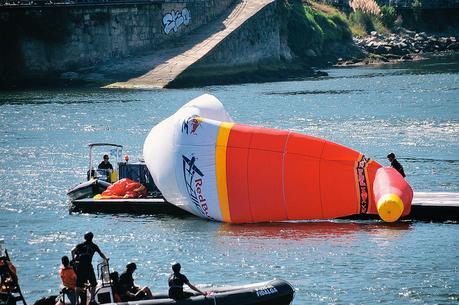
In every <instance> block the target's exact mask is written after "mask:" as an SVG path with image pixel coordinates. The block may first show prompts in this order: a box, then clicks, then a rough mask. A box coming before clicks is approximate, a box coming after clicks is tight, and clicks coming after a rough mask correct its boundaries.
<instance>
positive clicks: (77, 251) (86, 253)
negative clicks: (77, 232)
mask: <svg viewBox="0 0 459 305" xmlns="http://www.w3.org/2000/svg"><path fill="white" fill-rule="evenodd" d="M93 238H94V234H92V232H88V233H86V234H85V235H84V240H85V241H84V242H82V243H81V244H78V245H76V247H75V248H73V249H72V259H73V260H74V262H75V266H76V268H75V269H76V270H75V271H76V275H77V282H76V286H77V289H76V292H77V303H78V300H79V297H80V296H81V297H83V296H84V288H85V284H86V283H87V282H89V284H90V286H91V290H90V294H91V298H90V300H91V302H92V301H93V300H94V293H95V290H96V285H97V280H96V274H95V273H94V267H93V266H92V257H93V256H94V253H95V252H97V253H98V254H99V255H100V257H102V258H103V259H104V260H108V257H106V256H105V255H104V254H103V253H102V251H100V249H99V246H97V245H96V244H95V243H93V242H92V239H93ZM82 300H83V299H82ZM79 304H81V303H79Z"/></svg>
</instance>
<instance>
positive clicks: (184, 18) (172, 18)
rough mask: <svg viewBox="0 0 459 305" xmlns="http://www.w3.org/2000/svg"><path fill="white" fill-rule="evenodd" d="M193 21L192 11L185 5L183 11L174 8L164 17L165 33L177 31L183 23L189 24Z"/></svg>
mask: <svg viewBox="0 0 459 305" xmlns="http://www.w3.org/2000/svg"><path fill="white" fill-rule="evenodd" d="M190 22H191V14H190V11H189V10H188V9H187V8H186V7H185V8H184V9H182V10H181V11H175V10H172V11H171V12H170V13H167V14H165V15H164V17H163V26H164V33H166V34H169V33H170V32H172V31H173V32H175V33H176V32H177V31H178V30H179V28H180V27H181V26H182V25H188V24H190Z"/></svg>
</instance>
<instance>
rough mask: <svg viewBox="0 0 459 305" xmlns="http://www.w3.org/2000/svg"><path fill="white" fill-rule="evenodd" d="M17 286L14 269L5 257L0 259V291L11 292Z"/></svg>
mask: <svg viewBox="0 0 459 305" xmlns="http://www.w3.org/2000/svg"><path fill="white" fill-rule="evenodd" d="M17 286H18V277H17V274H16V267H15V266H14V265H13V263H12V262H11V261H10V260H9V259H7V258H6V257H4V256H2V257H0V291H1V292H12V291H14V290H15V289H16V288H17Z"/></svg>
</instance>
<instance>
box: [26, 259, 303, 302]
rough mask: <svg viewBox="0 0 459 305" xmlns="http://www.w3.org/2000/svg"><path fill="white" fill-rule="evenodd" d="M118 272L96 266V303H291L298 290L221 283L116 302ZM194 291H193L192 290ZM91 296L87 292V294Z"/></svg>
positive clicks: (281, 284)
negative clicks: (174, 295)
mask: <svg viewBox="0 0 459 305" xmlns="http://www.w3.org/2000/svg"><path fill="white" fill-rule="evenodd" d="M115 273H116V272H113V273H110V269H109V265H108V261H104V262H102V263H100V264H98V265H97V278H98V280H97V286H96V290H95V296H94V302H93V303H92V304H98V305H103V304H111V305H115V304H120V305H121V304H122V305H128V304H132V305H134V304H135V305H137V304H138V305H172V304H173V305H180V304H183V305H185V304H193V305H236V304H237V305H289V304H291V302H292V301H293V298H294V296H295V290H294V288H293V287H292V285H291V284H290V283H288V282H287V281H285V280H282V279H273V280H270V281H265V282H260V283H252V284H247V285H238V286H222V287H218V288H212V289H206V292H207V295H206V296H203V295H198V294H197V293H193V295H192V296H190V297H188V298H186V299H181V300H174V299H171V298H169V296H168V294H167V292H164V293H153V297H154V298H153V299H150V300H140V301H132V302H117V301H116V300H119V296H117V295H116V288H115V287H116V285H117V283H116V279H117V276H115ZM189 292H191V291H189ZM86 296H87V298H88V294H87V295H86ZM57 300H60V301H61V302H63V303H65V304H69V302H68V300H66V298H65V297H64V296H63V295H61V296H59V295H54V296H48V297H45V298H42V299H40V300H38V301H36V302H35V303H34V305H55V303H56V301H57ZM88 301H89V299H88Z"/></svg>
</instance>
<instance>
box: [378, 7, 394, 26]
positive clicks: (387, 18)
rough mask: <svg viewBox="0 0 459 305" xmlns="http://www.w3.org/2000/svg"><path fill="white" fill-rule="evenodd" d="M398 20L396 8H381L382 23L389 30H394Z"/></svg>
mask: <svg viewBox="0 0 459 305" xmlns="http://www.w3.org/2000/svg"><path fill="white" fill-rule="evenodd" d="M396 20H397V12H396V11H395V8H394V7H393V6H390V5H383V6H382V7H381V21H382V23H383V24H384V25H385V26H386V27H387V28H389V29H392V28H393V27H394V26H395V21H396Z"/></svg>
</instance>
